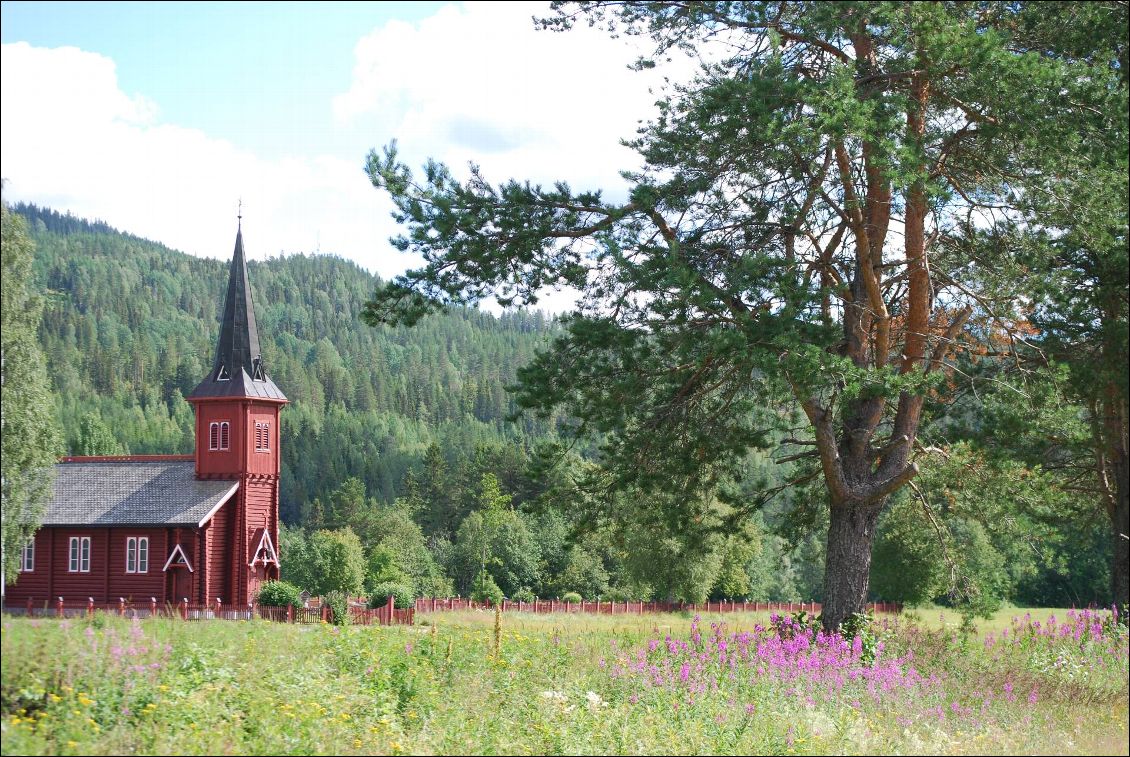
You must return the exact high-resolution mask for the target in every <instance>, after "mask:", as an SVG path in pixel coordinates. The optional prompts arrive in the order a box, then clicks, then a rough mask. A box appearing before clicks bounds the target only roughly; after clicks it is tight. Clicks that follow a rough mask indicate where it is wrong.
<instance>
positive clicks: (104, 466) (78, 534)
mask: <svg viewBox="0 0 1130 757" xmlns="http://www.w3.org/2000/svg"><path fill="white" fill-rule="evenodd" d="M187 399H188V401H189V402H191V403H192V405H193V407H194V408H195V410H196V451H195V453H194V454H193V455H136V456H115V457H68V458H63V460H62V462H60V463H59V464H58V465H57V466H56V467H55V489H54V494H53V498H52V500H51V502H50V503H49V504H48V506H47V512H46V514H45V516H44V518H43V526H42V528H40V529H39V531H38V532H37V533H36V535H35V538H34V539H33V540H32V541H30V542H29V543H28V545H27V546H26V547H25V548H24V551H23V554H22V555H21V560H20V573H19V577H18V579H17V581H16V583H15V585H13V586H11V587H9V588H8V591H7V601H8V603H9V605H10V606H13V607H15V606H19V605H21V604H24V603H26V602H27V600H29V599H30V600H31V601H32V603H33V604H35V605H42V604H43V603H45V602H55V601H56V600H57V599H58V598H59V597H63V598H64V600H66V601H68V602H70V601H86V600H87V599H88V598H93V599H94V601H95V602H99V603H101V602H108V603H116V602H118V601H119V599H120V598H125V599H127V600H131V601H135V602H139V603H140V602H146V603H148V602H149V601H150V598H151V597H154V598H156V599H157V601H159V602H161V603H165V602H183V601H184V600H186V599H187V600H188V602H190V603H192V604H206V603H207V604H213V603H215V602H216V601H217V600H219V601H221V602H223V603H224V604H234V605H246V604H247V603H248V602H249V601H251V600H252V599H253V598H254V596H255V593H256V591H257V590H258V587H259V584H260V583H261V582H263V581H265V580H267V579H272V578H278V574H279V558H278V548H277V545H278V535H279V410H280V409H281V408H282V406H283V405H285V404H286V402H287V399H286V397H285V396H283V393H282V392H281V391H279V388H278V387H277V386H275V384H274V382H273V381H271V379H270V378H269V377H268V376H267V373H266V371H265V368H264V366H263V359H262V355H261V354H260V351H259V334H258V332H257V330H256V327H255V310H254V308H253V307H252V298H251V284H250V282H249V281H248V279H247V262H246V260H245V258H244V253H243V232H242V229H241V230H239V231H238V232H237V233H236V238H235V254H234V256H233V258H232V263H231V275H230V278H229V279H228V293H227V300H226V302H225V303H224V315H223V321H222V323H221V325H220V336H219V342H218V344H217V346H216V360H215V363H214V364H213V366H212V370H211V372H210V373H209V374H208V376H207V377H206V378H205V379H204V380H203V381H201V382H200V384H199V385H198V386H197V387H196V388H195V389H194V390H193V391H192V393H191V394H189V396H188V398H187Z"/></svg>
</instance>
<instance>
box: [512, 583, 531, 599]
mask: <svg viewBox="0 0 1130 757" xmlns="http://www.w3.org/2000/svg"><path fill="white" fill-rule="evenodd" d="M511 599H513V600H514V601H515V602H533V601H534V600H535V599H537V596H536V595H535V594H534V593H533V592H532V591H530V588H529V587H528V586H523V587H522V588H521V589H518V591H516V592H514V596H513V597H511Z"/></svg>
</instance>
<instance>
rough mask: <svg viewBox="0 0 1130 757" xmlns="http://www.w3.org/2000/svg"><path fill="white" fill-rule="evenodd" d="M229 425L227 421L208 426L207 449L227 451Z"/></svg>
mask: <svg viewBox="0 0 1130 757" xmlns="http://www.w3.org/2000/svg"><path fill="white" fill-rule="evenodd" d="M229 429H230V424H229V423H228V422H227V421H215V422H213V423H210V424H208V449H210V450H220V451H223V450H226V449H228V442H229V438H228V437H229Z"/></svg>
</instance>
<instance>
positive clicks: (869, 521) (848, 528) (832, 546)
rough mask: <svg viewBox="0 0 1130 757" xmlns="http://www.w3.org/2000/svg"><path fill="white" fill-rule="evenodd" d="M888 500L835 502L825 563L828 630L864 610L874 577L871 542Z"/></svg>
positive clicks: (825, 606)
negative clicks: (872, 573)
mask: <svg viewBox="0 0 1130 757" xmlns="http://www.w3.org/2000/svg"><path fill="white" fill-rule="evenodd" d="M885 504H886V501H885V500H884V501H882V502H877V503H871V504H868V505H855V506H849V505H833V506H832V508H831V524H830V525H829V526H828V555H827V558H826V561H825V564H824V607H823V612H822V615H821V620H822V623H823V625H824V630H825V631H829V632H830V631H835V630H836V629H838V628H839V627H840V625H841V624H842V623H843V622H844V621H845V620H847V619H848V618H850V617H851V615H852V614H853V613H857V612H863V609H864V607H865V606H866V604H867V590H868V587H869V585H870V579H871V543H872V541H873V540H874V538H875V524H876V523H877V522H878V520H879V514H880V513H881V512H882V511H883V506H884V505H885Z"/></svg>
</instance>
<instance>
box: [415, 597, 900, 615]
mask: <svg viewBox="0 0 1130 757" xmlns="http://www.w3.org/2000/svg"><path fill="white" fill-rule="evenodd" d="M489 607H491V604H490V603H489V602H476V601H474V600H471V599H463V598H462V597H447V598H442V599H440V598H437V597H421V598H419V599H417V600H416V605H415V610H416V612H417V613H426V612H452V611H458V610H479V609H487V608H489ZM501 607H502V611H503V612H532V613H534V614H536V615H544V614H549V613H557V612H564V613H588V614H592V615H643V614H645V613H655V612H683V611H687V612H706V613H726V612H807V613H811V614H813V615H815V614H818V613H819V612H820V610H821V604H820V603H819V602H750V601H747V600H742V601H725V600H723V601H720V602H644V601H638V602H613V601H603V600H594V601H583V602H564V601H562V600H560V599H535V600H534V601H533V602H518V601H514V600H510V599H504V600H502V605H501ZM866 609H867V610H868V611H870V612H873V613H876V614H880V613H895V614H897V613H900V612H902V604H901V603H899V602H872V603H870V604H868V605H867V608H866Z"/></svg>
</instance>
